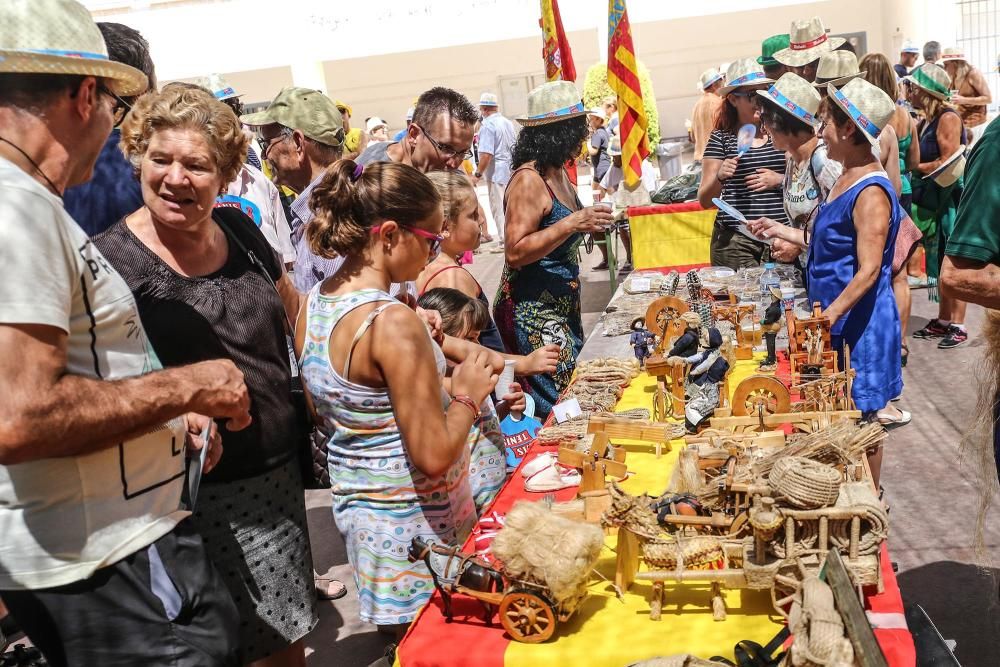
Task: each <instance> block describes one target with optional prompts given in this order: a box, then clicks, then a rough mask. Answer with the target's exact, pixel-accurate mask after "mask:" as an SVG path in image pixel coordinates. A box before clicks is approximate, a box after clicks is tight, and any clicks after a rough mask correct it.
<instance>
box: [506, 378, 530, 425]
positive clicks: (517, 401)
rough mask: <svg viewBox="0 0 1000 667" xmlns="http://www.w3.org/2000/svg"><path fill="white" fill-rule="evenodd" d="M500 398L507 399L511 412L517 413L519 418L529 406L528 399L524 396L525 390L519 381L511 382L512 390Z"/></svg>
mask: <svg viewBox="0 0 1000 667" xmlns="http://www.w3.org/2000/svg"><path fill="white" fill-rule="evenodd" d="M500 400H501V401H505V402H506V403H507V407H508V409H509V410H510V411H511V413H513V414H515V415H516V416H517V417H518V418H519V419H520V417H521V415H522V414H524V411H525V409H526V408H527V407H528V401H527V400H526V399H525V398H524V391H522V389H521V385H520V384H518V383H517V382H511V383H510V390H509V391H508V392H507V394H506V395H505V396H501V397H500Z"/></svg>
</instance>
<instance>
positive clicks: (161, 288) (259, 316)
mask: <svg viewBox="0 0 1000 667" xmlns="http://www.w3.org/2000/svg"><path fill="white" fill-rule="evenodd" d="M212 217H213V219H215V220H219V219H220V218H221V219H222V220H223V222H224V223H225V224H226V225H227V227H228V228H229V229H230V230H231V231H232V233H233V234H234V235H236V236H237V237H238V238H239V240H240V242H241V243H243V245H244V246H246V248H247V249H248V250H250V251H252V252H253V253H254V255H256V256H257V258H258V259H259V260H260V262H261V263H263V265H264V266H265V267H267V271H268V273H269V274H270V275H271V277H272V278H273V279H274V280H278V279H279V278H280V277H281V260H280V259H278V257H277V256H276V255H275V254H274V251H273V250H272V249H271V247H270V246H269V245H268V243H267V240H266V239H265V238H264V236H263V234H261V233H260V231H259V230H258V229H257V226H256V225H255V224H254V223H253V221H252V220H251V219H250V218H248V217H247V216H246V215H244V214H243V213H242V212H240V211H238V210H236V209H216V210H215V212H214V213H213V214H212ZM227 238H229V237H228V236H227ZM94 244H95V245H96V246H97V247H98V248H99V249H100V251H101V252H102V253H103V254H104V256H105V257H106V258H107V259H108V261H109V262H111V264H112V265H113V266H114V267H115V268H116V269H117V270H118V272H119V273H120V274H121V275H122V277H123V278H124V279H125V282H126V283H128V286H129V288H130V289H131V290H132V293H133V294H134V295H135V300H136V303H137V304H138V306H139V315H140V317H141V318H142V324H143V327H144V328H145V329H146V334H147V335H148V336H149V341H150V343H151V344H152V346H153V349H154V351H155V352H156V355H157V357H159V359H160V362H161V363H162V364H163V366H164V367H168V368H169V367H172V366H183V365H186V364H192V363H195V362H198V361H207V360H210V359H231V360H232V362H233V363H234V364H236V367H237V368H239V369H240V370H241V371H242V372H243V375H244V378H245V381H246V384H247V390H248V391H249V393H250V415H251V417H252V418H253V421H252V422H251V424H250V426H248V427H247V428H245V429H243V430H242V431H235V432H230V431H228V430H226V427H225V424H224V423H220V424H219V433H220V434H221V435H222V444H223V447H224V450H225V451H224V452H223V455H222V459H221V460H220V461H219V464H218V465H217V466H216V467H215V469H213V470H212V472H210V473H209V474H208V475H206V476H205V480H206V481H213V482H229V481H234V480H238V479H246V478H249V477H254V476H256V475H260V474H263V473H265V472H267V471H268V470H271V469H273V468H275V467H277V466H279V465H282V464H284V463H285V462H287V461H288V460H290V459H291V457H292V456H294V455H295V454H296V447H295V443H296V442H297V438H296V431H297V426H296V419H295V410H294V407H293V405H292V402H291V388H290V387H291V385H290V381H291V362H290V360H289V356H288V344H287V339H286V336H285V314H284V307H283V305H282V302H281V298H280V297H279V296H278V294H277V292H275V290H274V288H273V287H272V286H271V284H270V283H269V282H268V281H267V278H265V277H264V275H263V274H262V273H261V271H260V269H257V268H254V267H253V266H252V265H251V263H250V260H249V259H248V258H247V256H246V254H245V253H244V252H242V251H241V250H240V249H239V247H238V246H237V245H236V244H234V243H233V241H232V239H229V256H228V258H227V259H226V263H225V264H224V265H223V266H222V268H221V269H219V270H218V271H216V272H215V273H212V274H210V275H206V276H201V277H197V278H188V277H185V276H182V275H180V274H179V273H177V272H175V271H174V270H173V269H171V268H170V267H169V266H167V264H166V263H165V262H163V260H161V259H160V258H159V257H157V256H156V254H154V253H153V252H152V251H151V250H150V249H149V248H147V247H146V246H145V245H143V243H142V242H141V241H140V240H139V239H138V238H137V237H136V236H135V235H134V234H133V233H132V231H131V230H130V229H129V228H128V227H127V226H126V224H125V221H124V219H123V220H121V221H119V222H118V223H116V224H115V225H113V226H112V227H111V228H110V229H108V230H107V231H106V232H104V233H103V234H101V235H99V236H97V237H96V238H95V239H94Z"/></svg>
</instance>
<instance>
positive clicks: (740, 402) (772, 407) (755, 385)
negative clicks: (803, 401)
mask: <svg viewBox="0 0 1000 667" xmlns="http://www.w3.org/2000/svg"><path fill="white" fill-rule="evenodd" d="M791 405H792V399H791V395H790V394H789V393H788V387H786V386H785V385H783V384H782V383H781V382H780V381H779V380H776V379H774V378H773V377H771V376H769V375H752V376H750V377H748V378H747V379H745V380H743V382H740V384H739V386H738V387H736V392H735V393H734V394H733V416H734V417H747V416H754V415H757V414H758V412H759V411H760V410H761V409H763V413H764V414H765V415H773V414H778V413H786V412H788V411H789V410H790V409H791Z"/></svg>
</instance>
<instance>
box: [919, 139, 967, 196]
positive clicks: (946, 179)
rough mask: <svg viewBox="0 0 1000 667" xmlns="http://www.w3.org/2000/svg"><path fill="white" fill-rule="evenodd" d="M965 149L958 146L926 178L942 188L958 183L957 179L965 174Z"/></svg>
mask: <svg viewBox="0 0 1000 667" xmlns="http://www.w3.org/2000/svg"><path fill="white" fill-rule="evenodd" d="M965 148H966V147H965V146H959V147H958V150H957V151H955V152H954V153H952V154H951V155H949V156H948V159H947V160H945V161H944V162H943V163H941V166H939V167H938V168H937V169H935V170H934V171H932V172H931V173H929V174H927V178H929V179H931V180H933V181H934V182H935V183H937V184H938V185H940V186H941V187H942V188H947V187H949V186H952V185H954V184H955V183H956V182H958V179H960V178H962V175H963V174H964V173H965Z"/></svg>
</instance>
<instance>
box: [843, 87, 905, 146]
mask: <svg viewBox="0 0 1000 667" xmlns="http://www.w3.org/2000/svg"><path fill="white" fill-rule="evenodd" d="M827 90H828V91H829V94H830V99H831V100H833V102H834V104H836V105H837V106H838V107H840V108H841V109H842V110H843V111H844V113H846V114H847V115H848V117H849V118H850V119H851V120H852V121H853V122H854V124H855V125H857V126H858V127H859V128H861V133H862V134H864V135H865V138H866V139H868V142H869V143H870V144H872V145H873V146H874V145H875V143H876V142H877V141H878V136H879V135H880V134H882V130H883V129H884V128H885V126H886V125H888V124H889V121H890V120H892V117H893V116H894V115H895V113H896V102H895V100H893V99H892V98H891V97H889V96H888V95H886V94H885V91H884V90H882V89H881V88H879V87H878V86H876V85H874V84H871V83H868V82H867V81H865V80H864V79H853V80H851V81H848V82H847V84H846V85H845V86H844V87H843V88H837V86H835V85H833V84H832V83H829V84H827Z"/></svg>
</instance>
